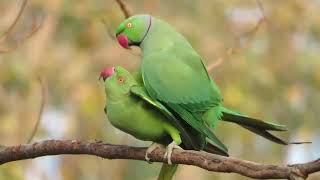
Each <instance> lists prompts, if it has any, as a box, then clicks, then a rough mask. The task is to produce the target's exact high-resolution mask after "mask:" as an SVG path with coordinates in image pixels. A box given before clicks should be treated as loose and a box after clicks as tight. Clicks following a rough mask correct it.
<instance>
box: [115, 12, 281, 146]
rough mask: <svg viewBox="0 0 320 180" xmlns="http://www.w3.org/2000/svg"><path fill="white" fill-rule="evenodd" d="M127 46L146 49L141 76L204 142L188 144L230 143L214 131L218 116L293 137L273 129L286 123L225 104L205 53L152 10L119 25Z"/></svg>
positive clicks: (265, 134) (260, 131)
mask: <svg viewBox="0 0 320 180" xmlns="http://www.w3.org/2000/svg"><path fill="white" fill-rule="evenodd" d="M116 36H117V39H118V42H119V44H120V45H121V46H122V47H124V48H130V46H139V47H140V48H141V50H142V62H141V67H140V68H141V75H142V79H143V83H144V86H145V88H146V90H147V92H148V94H149V95H150V96H151V97H152V98H153V99H154V100H157V101H159V102H161V103H162V104H163V105H164V106H165V107H166V108H168V109H169V110H170V111H171V112H173V114H174V115H176V116H177V117H179V120H180V119H182V121H183V122H180V123H182V124H184V125H187V126H188V128H189V130H192V131H196V132H198V133H199V134H200V135H201V136H203V137H204V138H202V140H201V141H197V142H195V141H193V142H192V143H191V144H188V145H190V146H192V147H190V146H187V148H191V149H196V150H200V149H202V148H203V147H204V144H205V142H206V140H205V139H209V141H211V142H212V143H214V144H215V145H216V146H217V147H219V148H220V149H221V150H224V151H225V152H227V149H226V147H225V146H224V145H223V144H222V143H221V142H220V141H219V140H218V139H217V138H216V136H215V135H214V134H213V132H212V131H211V128H212V127H214V125H215V123H216V122H217V120H220V119H222V120H225V121H230V122H234V123H237V124H239V125H241V126H243V127H244V128H246V129H248V130H250V131H252V132H254V133H256V134H259V135H261V136H263V137H265V138H267V139H269V140H272V141H274V142H277V143H280V144H287V142H285V141H282V140H281V139H279V138H277V137H275V136H273V135H272V134H270V133H269V132H268V130H275V131H285V130H287V129H286V127H285V126H282V125H277V124H272V123H266V122H263V121H260V120H257V119H253V118H249V117H246V116H243V115H240V114H239V113H236V112H234V111H231V110H229V109H227V108H224V107H223V106H222V105H221V103H222V97H221V94H220V91H219V88H218V87H217V85H216V84H215V82H214V81H213V80H212V78H211V77H210V76H209V74H208V72H207V70H206V67H205V65H204V64H203V62H202V58H201V57H200V55H199V54H198V53H197V52H196V51H195V50H194V49H193V48H192V46H191V45H190V43H189V42H188V41H187V40H186V39H185V38H184V37H183V36H182V35H181V34H180V33H178V32H177V31H176V30H175V29H174V28H172V27H171V26H170V25H169V24H168V23H166V22H164V21H162V20H160V19H158V18H155V17H152V16H150V15H136V16H132V17H130V18H128V19H126V20H125V21H124V22H122V23H121V24H120V25H119V27H118V28H117V30H116Z"/></svg>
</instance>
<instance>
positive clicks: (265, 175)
mask: <svg viewBox="0 0 320 180" xmlns="http://www.w3.org/2000/svg"><path fill="white" fill-rule="evenodd" d="M145 152H146V148H142V147H130V146H124V145H112V144H105V143H103V142H101V141H80V140H45V141H40V142H35V143H32V144H26V145H18V146H2V147H1V149H0V164H5V163H8V162H12V161H18V160H24V159H32V158H37V157H41V156H48V155H61V154H86V155H94V156H98V157H102V158H107V159H134V160H143V161H144V160H145V159H144V155H145ZM164 152H165V149H159V148H158V149H156V150H155V151H153V152H152V154H150V156H149V157H150V158H151V161H153V162H166V160H165V159H164V158H163V155H164ZM172 162H173V163H176V164H186V165H193V166H198V167H200V168H203V169H206V170H208V171H214V172H223V173H238V174H241V175H243V176H247V177H251V178H255V179H290V180H298V179H306V178H307V177H308V175H309V174H312V173H315V172H318V171H320V159H317V160H315V161H312V162H309V163H305V164H293V165H286V166H276V165H266V164H260V163H255V162H250V161H245V160H239V159H235V158H232V157H223V156H219V155H214V154H209V153H205V152H198V151H186V150H178V149H175V150H174V152H173V155H172Z"/></svg>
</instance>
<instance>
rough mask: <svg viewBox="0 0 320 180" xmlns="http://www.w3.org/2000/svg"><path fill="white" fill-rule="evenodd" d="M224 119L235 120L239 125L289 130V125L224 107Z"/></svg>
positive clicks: (271, 129)
mask: <svg viewBox="0 0 320 180" xmlns="http://www.w3.org/2000/svg"><path fill="white" fill-rule="evenodd" d="M221 110H222V113H223V117H222V120H223V121H228V122H233V123H236V124H239V125H244V126H248V127H252V128H259V129H263V130H270V131H287V130H288V129H287V127H286V126H284V125H279V124H275V123H270V122H265V121H262V120H259V119H254V118H250V117H247V116H244V115H241V114H239V113H237V112H234V111H232V110H230V109H227V108H225V107H222V109H221Z"/></svg>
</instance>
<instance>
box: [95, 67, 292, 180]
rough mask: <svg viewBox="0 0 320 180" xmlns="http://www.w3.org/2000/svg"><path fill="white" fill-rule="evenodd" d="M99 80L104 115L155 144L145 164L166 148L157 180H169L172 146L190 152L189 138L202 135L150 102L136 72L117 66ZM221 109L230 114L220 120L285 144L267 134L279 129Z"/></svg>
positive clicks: (208, 144) (211, 149) (212, 149)
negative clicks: (104, 103)
mask: <svg viewBox="0 0 320 180" xmlns="http://www.w3.org/2000/svg"><path fill="white" fill-rule="evenodd" d="M100 78H102V79H103V80H104V82H105V93H106V99H107V103H106V106H105V113H106V114H107V117H108V120H109V121H110V122H111V124H112V125H113V126H115V127H116V128H118V129H120V130H122V131H124V132H126V133H128V134H130V135H132V136H134V137H135V138H137V139H140V140H143V141H152V142H154V143H153V144H152V145H151V146H150V147H149V148H148V149H147V152H146V155H145V159H146V160H147V161H149V160H150V159H149V157H148V154H149V153H151V152H152V151H153V150H154V149H155V148H157V147H158V146H159V144H160V145H165V146H167V149H166V153H165V158H167V159H168V164H165V163H164V164H163V166H162V168H161V171H160V175H159V177H158V180H170V179H171V178H172V176H173V174H174V173H175V171H176V169H177V165H172V163H171V153H172V149H173V148H174V144H178V145H180V146H181V147H182V148H186V149H190V148H187V147H186V144H188V143H191V144H192V141H190V139H193V140H194V139H197V138H198V139H200V140H202V139H203V137H202V136H201V134H199V133H198V132H197V131H194V130H192V129H191V128H190V127H188V126H187V125H186V124H184V123H182V122H183V121H181V120H179V115H177V114H174V113H172V111H171V110H170V109H168V108H166V107H165V106H164V105H163V104H162V103H161V102H159V101H156V100H154V99H152V98H151V97H150V96H149V95H148V93H147V91H146V90H145V88H144V86H143V83H142V82H141V79H140V78H141V76H140V75H139V73H136V74H130V73H129V72H128V71H127V70H126V69H124V68H122V67H119V66H118V67H111V68H106V69H104V70H103V71H102V72H101V73H100ZM223 110H224V111H225V112H229V113H226V114H224V118H223V119H222V120H224V121H230V122H235V123H238V124H240V125H241V126H243V127H245V128H247V129H249V130H251V131H253V132H256V131H255V129H254V128H252V127H253V126H255V127H256V128H260V131H257V132H256V133H257V134H261V135H262V136H263V137H267V138H268V139H270V140H272V141H275V142H277V143H280V144H287V142H286V141H284V140H282V139H280V138H278V137H276V136H274V135H272V134H270V133H269V132H268V131H266V129H269V130H278V129H281V127H282V126H280V125H275V124H271V123H266V122H263V121H260V120H256V119H252V118H249V117H245V116H242V115H241V114H239V113H235V112H234V111H231V110H228V109H227V108H223ZM234 116H236V117H238V118H242V123H239V122H237V121H234V120H233V119H234ZM281 130H282V129H281ZM206 140H207V141H206V143H205V144H204V147H203V150H204V151H206V152H209V153H214V154H219V155H223V156H228V153H226V152H225V151H223V150H221V149H220V148H219V147H216V146H215V143H213V142H211V140H210V139H206ZM172 142H175V143H174V144H173V143H172ZM191 149H192V148H191ZM192 150H198V149H192Z"/></svg>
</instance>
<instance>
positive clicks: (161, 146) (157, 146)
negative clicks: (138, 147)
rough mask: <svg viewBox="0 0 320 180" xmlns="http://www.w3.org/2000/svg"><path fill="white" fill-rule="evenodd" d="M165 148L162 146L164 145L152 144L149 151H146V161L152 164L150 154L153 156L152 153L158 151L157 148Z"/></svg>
mask: <svg viewBox="0 0 320 180" xmlns="http://www.w3.org/2000/svg"><path fill="white" fill-rule="evenodd" d="M163 147H164V146H163V145H162V144H158V143H152V144H151V145H150V146H149V147H148V149H147V151H146V155H145V156H144V158H145V159H146V161H147V162H148V163H150V164H151V163H152V162H151V161H150V158H149V156H148V155H149V154H151V153H152V151H154V150H155V149H157V148H163Z"/></svg>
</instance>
